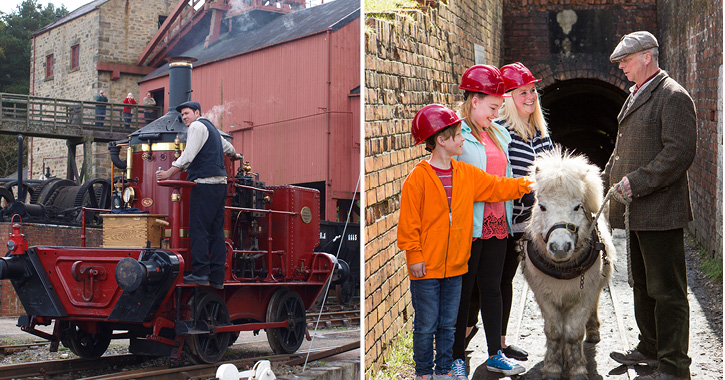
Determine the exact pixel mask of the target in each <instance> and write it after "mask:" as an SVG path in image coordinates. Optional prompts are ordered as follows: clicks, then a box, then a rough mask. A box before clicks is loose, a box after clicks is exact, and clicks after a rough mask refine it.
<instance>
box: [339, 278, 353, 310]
mask: <svg viewBox="0 0 725 380" xmlns="http://www.w3.org/2000/svg"><path fill="white" fill-rule="evenodd" d="M353 291H354V286H353V281H352V279H348V280H347V281H345V282H343V283H342V284H339V285H335V297H336V298H337V302H339V303H340V304H341V305H349V304H350V302H352V298H353V296H354V294H353Z"/></svg>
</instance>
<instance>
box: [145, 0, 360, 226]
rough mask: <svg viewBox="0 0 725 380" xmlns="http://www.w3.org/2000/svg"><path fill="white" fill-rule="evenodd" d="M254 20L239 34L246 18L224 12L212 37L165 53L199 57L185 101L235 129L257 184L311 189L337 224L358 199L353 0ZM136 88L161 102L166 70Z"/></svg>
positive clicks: (356, 56)
mask: <svg viewBox="0 0 725 380" xmlns="http://www.w3.org/2000/svg"><path fill="white" fill-rule="evenodd" d="M247 16H249V15H247ZM252 16H254V15H252ZM258 19H263V21H259V20H257V21H256V22H257V23H258V24H260V23H262V22H264V24H263V25H257V26H255V27H251V29H250V30H246V31H239V30H238V29H237V28H240V29H242V28H244V27H245V25H243V23H245V22H249V17H247V18H241V17H240V16H236V17H233V18H225V19H224V21H223V22H222V24H221V30H222V31H223V32H222V33H221V34H220V36H219V39H218V40H217V41H215V42H214V43H212V44H208V46H207V47H206V48H205V47H204V43H203V42H200V43H198V44H196V45H195V46H193V47H191V48H188V49H179V47H178V46H177V47H176V48H175V50H176V51H172V52H171V53H170V54H167V55H169V56H170V55H172V54H173V55H179V56H187V57H194V58H197V59H198V60H197V61H196V62H195V63H194V69H193V72H192V89H193V92H192V96H191V98H192V99H193V100H195V101H198V102H200V103H201V105H202V108H203V109H202V111H203V112H202V113H203V114H204V115H205V116H206V117H208V118H209V119H211V120H212V121H213V122H214V123H215V125H216V126H217V127H218V128H220V129H221V130H223V131H225V132H227V133H229V134H231V135H232V137H233V138H234V139H233V144H234V146H235V148H236V149H237V151H238V152H241V153H243V154H244V158H245V160H247V161H250V162H251V166H252V170H253V171H254V172H258V173H259V174H260V179H261V180H263V181H265V182H266V183H267V184H268V185H278V184H299V185H303V186H308V187H314V188H317V189H319V190H320V191H321V194H322V196H323V198H324V202H322V203H323V205H322V212H323V215H324V218H325V219H326V220H330V221H338V220H343V221H344V220H345V218H346V214H347V210H348V208H349V207H350V204H351V202H352V201H353V200H354V199H359V198H358V197H357V196H356V195H355V192H356V185H357V183H358V178H359V176H360V142H361V141H360V134H361V133H360V125H361V124H360V121H361V120H360V80H361V78H360V72H361V71H360V32H361V30H360V29H361V28H360V2H359V0H335V1H332V2H329V3H325V4H322V5H319V6H316V7H312V8H307V9H303V10H298V11H296V12H293V13H288V14H282V15H274V16H273V17H269V15H265V16H264V17H258ZM247 29H249V28H247ZM207 31H208V28H207V29H206V30H202V31H201V33H206V32H207ZM174 53H175V54H174ZM139 84H140V86H141V93H142V94H144V93H146V91H151V92H152V93H153V94H154V97H155V98H156V99H157V104H164V103H163V101H164V99H165V97H166V96H165V95H166V94H167V92H168V66H167V65H164V66H162V67H160V68H158V69H157V70H155V71H154V72H152V73H151V74H149V75H148V76H146V77H145V78H143V79H142V80H141V81H140V82H139ZM159 100H161V102H159ZM164 107H167V105H166V104H165V105H164Z"/></svg>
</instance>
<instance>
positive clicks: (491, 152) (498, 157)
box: [481, 131, 509, 239]
mask: <svg viewBox="0 0 725 380" xmlns="http://www.w3.org/2000/svg"><path fill="white" fill-rule="evenodd" d="M481 138H482V141H483V145H484V146H486V172H487V173H489V174H494V175H497V176H501V177H503V176H505V175H506V164H507V158H506V154H505V153H504V152H502V151H501V149H499V148H498V147H497V146H496V143H495V142H493V140H491V137H489V136H488V133H486V132H485V131H482V132H481ZM508 232H509V230H508V226H507V225H506V208H505V205H504V202H493V203H489V202H486V207H484V211H483V231H482V234H481V239H490V238H498V239H505V238H506V237H507V236H508Z"/></svg>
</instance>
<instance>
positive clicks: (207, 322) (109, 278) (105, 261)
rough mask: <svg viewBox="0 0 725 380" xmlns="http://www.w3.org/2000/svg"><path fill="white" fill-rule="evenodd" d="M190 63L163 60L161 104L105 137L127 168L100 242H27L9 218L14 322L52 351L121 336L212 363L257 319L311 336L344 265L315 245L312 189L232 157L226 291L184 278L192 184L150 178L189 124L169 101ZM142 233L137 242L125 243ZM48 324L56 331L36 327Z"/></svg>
mask: <svg viewBox="0 0 725 380" xmlns="http://www.w3.org/2000/svg"><path fill="white" fill-rule="evenodd" d="M192 62H193V59H190V58H178V59H171V60H170V70H169V111H168V113H167V114H166V115H164V116H162V117H161V118H159V119H157V120H155V121H153V122H151V123H150V124H148V125H146V126H145V127H143V128H141V129H139V130H137V131H135V132H133V133H131V134H130V135H129V139H128V140H127V141H121V142H116V143H111V144H110V146H109V150H110V153H111V157H112V161H113V163H114V165H115V166H116V167H117V168H119V169H121V171H122V172H123V176H122V178H121V179H120V180H118V181H117V183H116V184H115V186H116V188H117V189H116V190H117V193H118V196H116V197H114V202H113V211H112V212H108V213H106V214H104V215H102V218H103V219H104V230H103V235H104V236H103V238H104V247H102V248H101V247H55V246H32V245H31V243H32V242H29V241H27V239H26V238H25V236H24V235H23V233H22V224H21V222H20V219H19V218H13V221H12V223H13V225H12V232H11V234H10V239H9V241H8V244H7V247H8V253H7V255H6V256H5V257H2V258H0V279H9V280H10V281H11V282H12V285H13V287H14V288H15V290H16V292H17V294H18V298H19V299H20V301H21V302H22V304H23V307H24V308H25V311H26V313H27V314H26V315H23V316H21V317H20V318H19V320H18V325H19V326H20V327H21V328H22V329H23V330H24V331H26V332H28V333H31V334H34V335H37V336H40V337H42V338H45V339H48V340H50V341H51V351H53V350H57V348H58V346H59V344H61V343H62V344H63V345H64V346H66V347H68V348H69V349H70V350H71V351H73V352H74V353H75V354H77V355H79V356H81V357H84V358H96V357H99V356H101V355H102V354H103V353H104V352H105V351H106V349H107V347H108V345H109V343H110V341H111V340H112V339H116V338H125V339H129V340H130V346H129V350H130V352H132V353H137V354H146V355H160V354H162V355H167V356H171V357H175V358H179V357H180V355H181V353H182V351H186V352H187V353H188V354H189V356H190V357H191V358H192V359H193V360H195V361H196V362H200V363H213V362H216V361H218V360H219V359H220V358H221V357H222V355H223V354H224V352H225V351H226V349H227V347H228V346H229V345H231V344H232V343H233V342H234V341H235V340H236V337H237V336H238V335H239V332H240V331H258V330H262V329H264V330H265V331H266V333H267V338H268V341H269V344H270V346H271V347H272V349H273V350H274V352H276V353H292V352H295V351H296V350H297V349H298V348H299V347H300V345H301V344H302V341H303V339H304V338H305V336H306V333H307V324H306V311H307V310H309V309H311V308H312V307H313V305H314V303H315V301H316V299H317V298H318V296H319V295H320V294H321V292H322V291H323V290H324V287H325V286H326V284H327V283H328V281H331V280H332V279H333V275H335V276H344V275H345V274H344V273H336V270H335V269H336V268H344V267H347V266H346V265H341V264H340V263H338V261H337V260H336V259H335V257H334V256H332V255H330V254H327V253H321V252H315V251H314V248H315V246H317V245H318V243H319V236H320V194H319V192H318V191H317V190H313V189H307V188H302V187H296V186H289V185H285V186H266V185H265V183H264V182H262V181H260V179H259V176H258V174H255V173H252V170H251V167H250V165H249V163H244V162H243V161H240V165H239V167H237V163H236V162H232V161H230V159H229V158H228V157H227V158H225V166H226V170H227V177H228V184H227V186H228V195H227V199H226V208H225V215H224V234H225V244H226V261H225V280H224V286H223V289H215V288H212V287H209V286H198V285H188V284H184V283H183V275H184V272H190V271H191V260H190V252H189V246H190V244H189V234H188V219H189V215H188V206H187V205H188V201H189V193H190V188H191V187H193V186H194V185H195V184H194V182H189V181H186V180H185V178H186V174H185V173H182V174H181V175H180V177H179V178H178V179H172V180H166V181H157V180H156V176H155V172H156V171H157V170H158V169H159V168H162V169H168V168H169V167H170V166H171V163H172V162H173V161H174V160H175V159H176V158H177V157H178V156H179V155H180V153H181V151H183V149H184V146H185V142H186V129H187V127H186V126H185V125H184V123H183V122H182V121H181V118H180V115H179V113H178V112H177V111H175V107H176V106H177V105H178V104H181V103H183V102H185V101H188V100H190V98H191V96H190V94H191V66H192ZM222 135H223V136H225V138H228V139H230V136H228V135H225V134H223V133H222ZM124 145H126V146H127V147H128V149H127V153H126V155H125V160H124V159H122V158H121V157H120V154H119V153H120V151H121V148H122V147H123V146H124ZM109 220H113V221H114V223H117V224H116V225H114V226H111V225H110V223H109V222H108V221H109ZM139 237H140V238H141V239H143V240H144V243H145V244H143V247H142V248H137V247H134V248H131V247H130V242H131V241H133V240H134V239H136V240H137V239H139ZM334 272H335V273H334ZM51 324H54V325H53V332H52V333H51V334H48V333H45V332H43V331H41V330H38V329H37V328H36V327H37V326H39V325H46V326H47V325H51Z"/></svg>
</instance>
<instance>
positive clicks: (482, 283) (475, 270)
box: [453, 238, 508, 360]
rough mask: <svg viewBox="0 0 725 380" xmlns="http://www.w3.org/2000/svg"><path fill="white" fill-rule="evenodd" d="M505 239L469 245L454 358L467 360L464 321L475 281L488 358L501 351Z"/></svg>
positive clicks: (483, 240) (477, 241) (493, 239)
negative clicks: (502, 277) (502, 278)
mask: <svg viewBox="0 0 725 380" xmlns="http://www.w3.org/2000/svg"><path fill="white" fill-rule="evenodd" d="M507 240H508V239H495V238H492V239H476V241H474V242H473V244H472V245H471V258H470V259H468V273H466V274H464V275H463V285H462V287H461V303H460V305H459V306H458V319H457V321H456V332H455V340H454V342H453V359H454V360H455V359H463V360H465V358H466V352H465V345H466V322H467V320H468V307H469V303H470V300H471V293H472V291H473V287H474V283H475V282H478V290H479V294H480V300H479V302H480V304H481V306H482V307H481V318H482V319H483V329H484V331H485V332H486V343H487V345H488V355H489V356H491V355H496V353H497V352H498V350H500V349H501V308H502V306H501V274H502V271H503V264H504V258H505V252H506V241H507Z"/></svg>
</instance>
